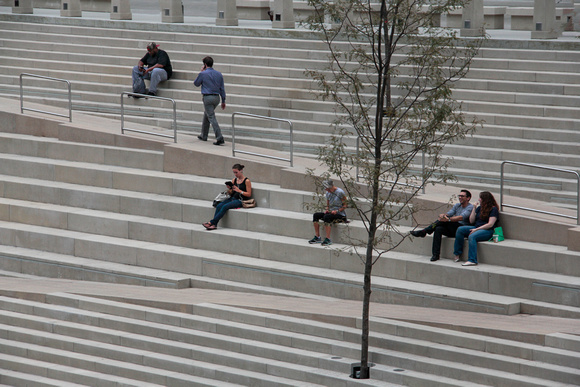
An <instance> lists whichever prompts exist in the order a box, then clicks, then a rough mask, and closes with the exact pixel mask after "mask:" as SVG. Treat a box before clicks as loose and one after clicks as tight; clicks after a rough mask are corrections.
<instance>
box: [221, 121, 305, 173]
mask: <svg viewBox="0 0 580 387" xmlns="http://www.w3.org/2000/svg"><path fill="white" fill-rule="evenodd" d="M236 115H239V116H246V117H252V118H259V119H263V120H270V121H280V122H286V123H288V125H290V158H289V159H285V158H282V157H277V156H270V155H265V154H262V153H254V152H248V151H242V150H238V151H237V152H238V153H244V154H247V155H253V156H260V157H266V158H269V159H274V160H282V161H288V162H290V166H291V167H293V166H294V125H293V124H292V121H290V120H284V119H281V118H274V117H267V116H259V115H256V114H250V113H242V112H234V113H232V156H234V157H236V122H235V116H236Z"/></svg>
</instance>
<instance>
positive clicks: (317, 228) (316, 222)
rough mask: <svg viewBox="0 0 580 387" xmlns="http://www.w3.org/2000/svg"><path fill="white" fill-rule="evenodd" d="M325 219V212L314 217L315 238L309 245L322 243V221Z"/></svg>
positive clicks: (315, 214) (317, 213)
mask: <svg viewBox="0 0 580 387" xmlns="http://www.w3.org/2000/svg"><path fill="white" fill-rule="evenodd" d="M323 217H324V212H316V213H314V215H312V222H313V225H314V238H312V239H310V240H309V241H308V243H311V244H312V243H320V242H322V239H320V223H319V222H320V219H322V218H323Z"/></svg>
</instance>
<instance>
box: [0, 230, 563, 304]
mask: <svg viewBox="0 0 580 387" xmlns="http://www.w3.org/2000/svg"><path fill="white" fill-rule="evenodd" d="M199 227H200V228H201V226H199ZM1 228H2V230H3V238H2V243H3V244H7V245H12V246H15V247H27V248H32V249H38V250H42V251H48V252H54V253H59V254H66V255H75V256H80V257H83V258H90V259H97V260H104V261H109V262H115V263H122V264H129V265H138V266H142V267H150V268H158V267H159V265H161V266H162V267H167V266H166V264H165V263H164V262H163V261H161V262H160V261H159V258H158V257H159V256H161V255H163V256H164V257H165V258H164V261H167V262H174V263H176V264H177V263H178V262H179V264H181V265H182V269H181V272H182V273H186V274H194V275H204V276H207V277H213V278H218V279H221V280H229V281H240V279H242V278H243V279H244V281H243V282H246V283H249V284H254V285H262V286H271V287H275V288H278V289H289V290H295V289H301V291H303V292H310V293H312V294H317V295H322V296H330V297H339V298H346V299H358V298H359V297H360V294H359V292H358V291H355V292H352V290H351V289H350V288H351V287H353V286H354V287H358V286H360V281H361V278H360V275H359V274H356V273H348V272H344V271H339V270H336V269H320V270H317V272H316V273H313V272H312V268H311V267H310V266H304V265H302V264H290V263H287V264H284V265H281V264H280V262H278V261H271V260H265V259H258V258H250V257H248V256H242V255H236V254H234V253H233V252H234V250H235V251H238V252H239V251H240V249H241V248H243V250H244V251H243V253H244V254H247V250H248V247H251V246H252V245H250V244H249V243H248V242H241V243H243V244H242V245H241V246H240V248H238V249H236V248H235V245H234V246H230V248H226V251H223V252H222V253H216V252H213V251H205V250H203V248H204V246H198V247H197V248H196V249H192V248H187V247H176V246H167V245H161V244H156V243H153V242H144V241H143V242H140V241H133V240H127V239H119V238H112V237H104V236H98V237H95V236H92V235H89V234H83V233H78V232H71V231H62V230H54V231H53V230H51V229H46V228H42V227H37V226H30V225H21V226H19V225H17V224H14V223H10V224H6V223H4V222H2V224H1ZM228 234H229V233H228ZM16 235H18V238H17V239H15V238H16ZM206 235H207V234H206ZM212 235H215V237H212V238H210V240H209V241H207V242H208V243H210V244H211V243H213V239H214V238H216V237H221V238H223V237H224V235H225V234H222V235H220V233H213V234H212ZM204 238H207V237H204ZM239 238H240V241H241V240H244V236H242V235H240V237H239ZM267 238H269V237H267ZM276 239H280V238H279V237H278V238H276ZM35 241H38V243H35ZM204 243H205V242H204ZM213 245H214V246H215V243H213ZM226 247H227V246H226ZM73 249H74V251H73ZM227 250H230V251H227ZM267 250H268V251H272V250H271V249H267ZM318 250H320V253H322V255H326V256H330V255H332V254H333V251H332V250H330V249H318ZM313 251H314V250H313ZM252 273H253V274H252ZM323 285H324V286H323ZM375 286H376V290H375V294H376V296H375V297H376V300H377V302H400V301H402V299H401V295H403V294H404V295H405V296H404V297H403V298H404V299H405V302H407V303H410V304H413V305H422V306H424V305H428V304H430V303H432V302H437V303H439V302H441V306H440V307H443V305H444V306H445V307H449V308H451V309H457V308H465V307H466V305H465V303H464V301H462V300H463V299H465V300H467V299H469V302H468V304H469V305H468V306H467V308H468V310H473V311H489V312H491V313H504V314H505V313H507V314H513V313H518V312H519V307H520V303H521V302H522V300H521V299H515V298H512V297H505V296H494V295H489V294H481V293H479V292H472V291H467V290H466V291H463V292H462V293H461V294H457V291H456V290H454V289H452V288H446V287H442V286H434V285H425V284H417V283H411V282H408V281H401V280H394V279H387V278H384V279H381V278H377V280H376V281H375ZM552 309H553V313H573V312H572V311H570V307H562V306H554V307H553V308H552ZM572 309H573V308H572Z"/></svg>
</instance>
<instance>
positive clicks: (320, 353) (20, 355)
mask: <svg viewBox="0 0 580 387" xmlns="http://www.w3.org/2000/svg"><path fill="white" fill-rule="evenodd" d="M0 305H1V312H0V326H1V327H2V329H1V331H2V332H9V334H7V335H3V336H2V337H1V338H0V341H1V342H2V346H1V348H2V350H1V354H0V358H1V359H2V362H1V364H2V366H1V367H0V375H2V382H3V383H10V384H13V385H16V386H18V385H43V386H47V385H55V386H57V385H58V386H69V385H70V386H73V385H74V386H77V385H91V386H94V385H124V386H160V385H161V386H230V385H231V386H234V385H247V386H359V385H360V386H364V385H366V386H488V385H495V386H505V385H509V386H542V387H546V386H564V385H573V384H574V383H575V382H577V381H578V377H579V375H580V370H579V369H578V363H577V359H578V358H577V352H575V348H574V347H577V341H576V339H574V337H572V336H567V335H553V336H552V337H550V338H549V340H548V343H549V344H548V345H546V346H543V345H537V344H532V343H523V342H516V341H512V340H505V339H497V338H496V339H493V338H489V337H486V336H483V335H478V334H469V333H461V332H456V331H453V330H449V329H442V328H434V327H425V326H421V325H417V324H412V323H404V322H400V321H393V320H389V319H374V320H373V321H372V324H373V333H372V335H371V352H372V361H373V364H374V365H373V367H372V370H371V374H372V377H373V379H371V380H356V379H350V378H349V377H348V376H345V370H348V369H349V367H350V366H351V364H353V363H354V362H356V358H357V354H358V351H359V344H358V340H359V330H358V329H356V328H354V327H349V326H346V325H342V324H333V323H329V322H316V321H312V320H308V319H304V318H297V317H289V316H280V315H277V314H273V313H267V312H257V311H251V310H248V309H245V308H236V307H228V306H220V305H212V304H207V303H206V304H204V303H201V304H196V305H194V306H193V308H192V311H191V313H182V312H175V311H171V310H163V309H159V308H152V307H147V306H140V305H131V304H127V303H121V302H116V301H111V300H106V299H100V298H94V297H87V296H80V295H71V294H66V293H53V294H50V295H47V297H46V300H45V302H37V301H30V300H25V299H16V298H9V297H0ZM281 327H283V329H282V328H281ZM450 342H452V343H453V345H449V344H448V343H450ZM486 345H487V346H489V345H491V347H492V348H488V349H487V350H483V349H482V347H485V346H486Z"/></svg>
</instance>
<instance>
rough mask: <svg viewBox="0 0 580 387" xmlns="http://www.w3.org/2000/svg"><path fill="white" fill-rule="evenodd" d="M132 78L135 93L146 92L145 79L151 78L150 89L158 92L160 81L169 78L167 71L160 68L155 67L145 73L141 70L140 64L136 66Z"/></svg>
mask: <svg viewBox="0 0 580 387" xmlns="http://www.w3.org/2000/svg"><path fill="white" fill-rule="evenodd" d="M132 78H133V92H134V93H139V94H145V93H146V92H147V89H146V88H145V82H143V79H149V80H151V83H150V84H149V91H150V92H152V93H155V94H157V85H158V84H159V82H163V81H166V80H167V71H165V70H163V69H160V68H155V69H153V71H150V72H148V73H147V74H143V73H141V72H139V66H134V67H133V75H132Z"/></svg>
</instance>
